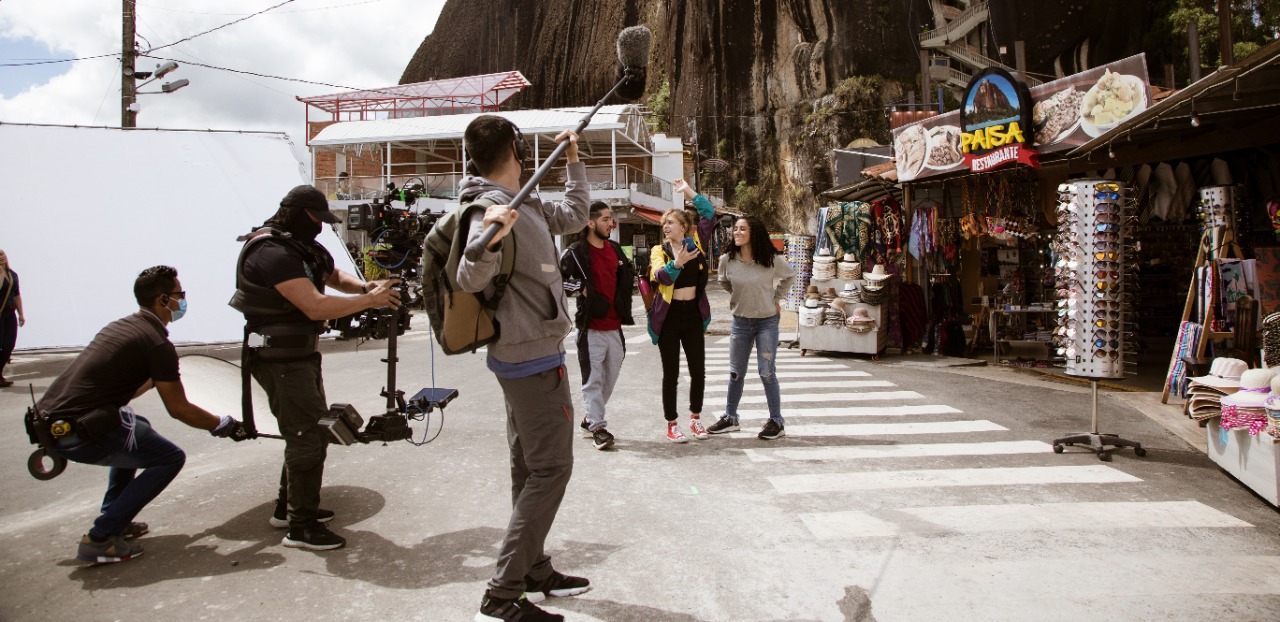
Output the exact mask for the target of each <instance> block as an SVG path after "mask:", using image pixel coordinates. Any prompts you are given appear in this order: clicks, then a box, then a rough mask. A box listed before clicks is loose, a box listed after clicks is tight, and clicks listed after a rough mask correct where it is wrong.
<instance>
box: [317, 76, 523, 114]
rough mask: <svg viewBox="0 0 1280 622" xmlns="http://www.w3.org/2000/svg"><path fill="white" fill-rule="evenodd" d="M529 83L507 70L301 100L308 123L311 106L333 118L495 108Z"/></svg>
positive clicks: (461, 111)
mask: <svg viewBox="0 0 1280 622" xmlns="http://www.w3.org/2000/svg"><path fill="white" fill-rule="evenodd" d="M529 85H530V82H529V80H527V79H526V78H525V77H524V74H521V73H520V72H519V71H507V72H503V73H491V74H486V75H481V76H466V77H462V78H449V79H446V80H432V81H430V82H416V83H414V84H400V85H397V86H390V87H386V88H381V89H370V90H363V91H345V92H342V93H333V94H330V95H315V96H312V97H298V98H297V99H298V101H300V102H302V103H304V104H307V121H308V123H310V121H311V107H315V108H318V109H320V110H322V111H324V112H326V113H328V115H329V116H330V117H331V120H333V121H344V120H345V121H366V120H369V119H372V118H374V115H376V114H377V113H387V114H388V116H390V117H392V118H398V117H413V116H429V115H438V114H466V113H469V112H486V111H493V110H497V109H498V106H499V105H500V104H502V102H504V101H506V100H508V99H510V98H511V97H512V96H514V95H516V94H518V93H519V92H520V91H522V90H524V88H525V87H527V86H529ZM344 117H345V118H344Z"/></svg>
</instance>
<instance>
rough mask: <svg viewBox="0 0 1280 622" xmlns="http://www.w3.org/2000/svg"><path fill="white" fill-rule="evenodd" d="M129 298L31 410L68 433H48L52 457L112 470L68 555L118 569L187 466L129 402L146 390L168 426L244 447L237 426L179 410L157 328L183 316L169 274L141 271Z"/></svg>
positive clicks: (174, 368)
mask: <svg viewBox="0 0 1280 622" xmlns="http://www.w3.org/2000/svg"><path fill="white" fill-rule="evenodd" d="M133 295H134V297H135V298H137V300H138V306H139V309H138V312H137V313H134V314H132V315H129V316H126V317H124V318H121V319H119V320H116V321H114V322H112V323H110V324H108V325H107V326H106V327H105V328H103V329H102V330H101V331H100V332H99V333H98V335H97V336H96V337H94V338H93V341H92V342H90V343H89V345H88V347H86V348H85V349H84V351H83V352H81V353H80V355H79V356H77V357H76V359H75V361H73V362H72V363H71V366H70V367H68V368H67V370H66V371H64V372H62V374H61V375H59V376H58V377H57V379H55V380H54V381H53V384H52V385H50V386H49V390H48V391H47V392H45V394H44V397H43V398H41V400H40V403H39V408H40V410H41V412H42V413H43V414H44V415H45V416H46V417H47V418H48V419H49V420H52V421H63V422H69V423H70V428H69V430H68V429H67V428H65V427H57V429H56V430H55V431H54V434H55V436H56V438H57V442H56V444H55V447H54V451H56V452H57V453H58V454H60V455H62V456H63V457H65V458H66V459H67V460H71V461H73V462H81V463H84V464H94V465H98V466H105V467H110V468H111V471H110V473H109V475H108V478H107V494H106V496H104V497H103V498H102V514H101V515H99V516H98V519H97V520H95V521H94V522H93V528H92V529H90V530H89V533H87V534H85V535H84V537H82V538H81V539H80V548H79V550H78V551H77V554H76V559H79V560H81V561H86V562H91V563H111V562H123V561H128V560H130V559H133V558H135V557H137V556H139V555H141V554H142V547H141V546H140V545H138V543H137V542H132V541H131V540H133V539H134V538H137V537H138V536H141V535H142V534H144V533H146V532H147V524H146V523H136V522H133V519H134V517H136V516H137V515H138V512H140V511H141V510H142V508H143V507H146V505H147V504H148V503H151V501H152V500H153V499H155V498H156V497H157V496H159V495H160V493H161V492H163V491H164V489H165V487H166V486H168V485H169V482H172V481H173V478H175V477H177V476H178V472H179V471H181V470H182V465H183V464H184V463H185V462H186V459H187V457H186V454H184V453H183V452H182V449H180V448H179V447H178V446H177V445H174V444H173V443H171V442H169V441H168V440H167V439H165V438H164V437H163V436H160V434H158V433H157V432H156V431H155V430H153V429H152V427H151V422H150V421H148V420H147V419H146V417H143V416H141V415H139V414H137V413H135V412H134V411H133V409H132V408H130V407H129V406H128V404H129V402H130V401H131V400H133V399H134V398H136V397H138V396H140V395H142V394H143V393H146V392H147V391H148V390H150V389H151V388H152V387H155V389H156V392H157V393H159V394H160V399H161V400H163V401H164V407H165V409H166V410H168V411H169V415H170V416H172V417H173V418H174V419H177V420H178V421H181V422H183V423H185V424H187V425H189V426H191V427H193V428H200V429H202V430H209V431H211V432H212V433H213V435H214V436H220V437H229V438H231V439H232V440H235V441H237V442H238V441H242V440H244V439H245V438H246V434H245V431H244V428H242V427H241V425H240V422H239V421H236V420H235V419H232V418H231V417H228V416H225V415H224V416H222V417H218V416H217V415H214V414H212V413H210V412H209V411H207V410H205V409H203V408H200V407H199V406H196V405H195V404H192V403H191V402H189V401H187V394H186V391H185V390H184V389H183V387H182V379H181V378H180V377H179V375H178V352H177V350H175V349H174V347H173V343H172V342H170V341H169V331H168V330H166V329H165V326H167V325H168V324H169V323H170V322H174V321H177V320H178V319H180V318H181V317H182V316H183V314H185V313H186V312H187V294H186V292H184V291H182V284H181V283H180V282H179V281H178V271H177V270H174V269H173V268H170V267H168V266H156V267H154V268H148V269H146V270H144V271H143V272H142V274H140V275H138V279H137V280H136V281H134V284H133ZM138 469H142V473H141V474H139V473H138Z"/></svg>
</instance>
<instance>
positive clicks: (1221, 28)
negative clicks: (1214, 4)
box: [1218, 0, 1236, 66]
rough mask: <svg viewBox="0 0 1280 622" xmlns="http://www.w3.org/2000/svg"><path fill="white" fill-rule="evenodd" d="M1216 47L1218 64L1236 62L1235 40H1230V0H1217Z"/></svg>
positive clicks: (1224, 64) (1223, 64)
mask: <svg viewBox="0 0 1280 622" xmlns="http://www.w3.org/2000/svg"><path fill="white" fill-rule="evenodd" d="M1218 48H1219V50H1220V54H1219V56H1220V57H1221V58H1220V62H1219V63H1218V64H1219V65H1221V66H1226V65H1230V64H1232V63H1234V62H1236V59H1235V55H1236V53H1235V42H1233V41H1232V40H1231V0H1218Z"/></svg>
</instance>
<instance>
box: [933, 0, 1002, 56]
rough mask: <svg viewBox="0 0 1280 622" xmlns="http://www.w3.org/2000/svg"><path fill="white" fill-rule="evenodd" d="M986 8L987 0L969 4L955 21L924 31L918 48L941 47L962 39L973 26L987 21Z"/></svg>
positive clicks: (987, 13) (987, 12)
mask: <svg viewBox="0 0 1280 622" xmlns="http://www.w3.org/2000/svg"><path fill="white" fill-rule="evenodd" d="M988 7H989V3H988V2H987V0H981V1H979V2H971V3H970V4H969V8H967V9H965V10H964V12H962V13H960V14H959V15H957V16H956V17H955V19H952V20H951V21H949V22H947V23H946V24H943V25H942V26H939V27H937V28H934V29H933V30H926V31H924V32H923V33H921V35H920V46H921V47H926V48H936V47H942V46H944V45H946V44H948V43H951V42H952V41H955V40H956V39H960V38H962V37H964V35H966V34H968V33H969V31H971V30H973V29H974V27H975V26H977V25H978V24H980V23H982V22H984V21H986V20H987V16H988V15H989V14H990V12H989V11H988ZM953 35H954V36H953Z"/></svg>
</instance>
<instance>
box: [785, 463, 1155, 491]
mask: <svg viewBox="0 0 1280 622" xmlns="http://www.w3.org/2000/svg"><path fill="white" fill-rule="evenodd" d="M768 479H769V483H771V484H773V487H774V488H775V489H776V490H777V491H778V492H780V493H783V494H803V493H814V492H848V491H855V490H888V489H902V488H950V487H957V486H1015V485H1036V484H1121V483H1132V482H1140V481H1142V480H1141V479H1138V478H1136V477H1134V476H1132V475H1129V474H1128V473H1125V472H1124V471H1120V470H1118V469H1113V468H1111V467H1109V466H1105V465H1088V466H1050V467H1015V468H980V469H918V470H910V471H870V472H864V473H807V474H804V475H775V476H771V477H769V478H768Z"/></svg>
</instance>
